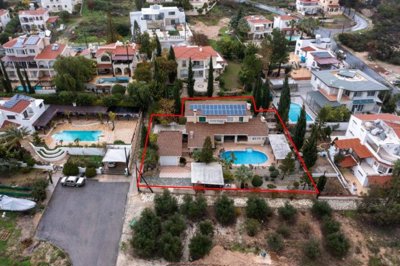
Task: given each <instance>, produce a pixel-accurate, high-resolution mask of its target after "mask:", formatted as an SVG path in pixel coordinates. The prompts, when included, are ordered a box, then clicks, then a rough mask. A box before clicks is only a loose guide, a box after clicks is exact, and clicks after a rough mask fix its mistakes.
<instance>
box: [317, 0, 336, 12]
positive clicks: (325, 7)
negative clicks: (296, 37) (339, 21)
mask: <svg viewBox="0 0 400 266" xmlns="http://www.w3.org/2000/svg"><path fill="white" fill-rule="evenodd" d="M319 7H320V9H321V11H322V12H323V13H324V14H326V15H339V14H341V13H342V9H341V8H340V4H339V0H319Z"/></svg>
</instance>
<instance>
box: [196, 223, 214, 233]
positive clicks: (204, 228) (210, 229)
mask: <svg viewBox="0 0 400 266" xmlns="http://www.w3.org/2000/svg"><path fill="white" fill-rule="evenodd" d="M199 230H200V233H201V234H203V235H205V236H211V237H212V236H214V226H213V223H212V222H211V221H210V220H205V221H202V222H200V223H199Z"/></svg>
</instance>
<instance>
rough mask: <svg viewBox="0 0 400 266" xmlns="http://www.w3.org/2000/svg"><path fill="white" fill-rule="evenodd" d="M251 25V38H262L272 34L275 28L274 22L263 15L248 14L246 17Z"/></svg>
mask: <svg viewBox="0 0 400 266" xmlns="http://www.w3.org/2000/svg"><path fill="white" fill-rule="evenodd" d="M244 19H245V20H246V21H247V23H248V24H249V26H250V31H249V32H248V37H249V38H250V39H262V38H264V37H265V36H266V35H267V34H271V32H272V29H273V24H274V23H273V22H272V21H270V20H268V19H266V18H265V17H264V16H261V15H254V16H247V17H244Z"/></svg>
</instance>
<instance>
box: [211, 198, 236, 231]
mask: <svg viewBox="0 0 400 266" xmlns="http://www.w3.org/2000/svg"><path fill="white" fill-rule="evenodd" d="M214 208H215V215H216V218H217V220H218V222H219V223H220V224H222V225H230V224H233V223H234V222H235V220H236V213H235V206H234V205H233V200H232V199H229V198H228V197H227V196H226V195H222V196H221V197H219V198H217V200H216V201H215V205H214Z"/></svg>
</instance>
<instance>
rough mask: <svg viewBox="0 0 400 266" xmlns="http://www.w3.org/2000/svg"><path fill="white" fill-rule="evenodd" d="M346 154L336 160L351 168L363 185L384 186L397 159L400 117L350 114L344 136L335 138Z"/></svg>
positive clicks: (399, 142) (399, 153)
mask: <svg viewBox="0 0 400 266" xmlns="http://www.w3.org/2000/svg"><path fill="white" fill-rule="evenodd" d="M335 146H336V151H337V152H338V151H340V152H342V154H344V155H345V157H344V160H343V161H341V162H339V165H340V166H342V167H343V168H350V169H351V172H352V173H353V175H354V176H355V177H356V178H357V180H358V181H359V183H360V184H361V185H362V186H364V187H365V186H369V185H383V184H385V183H386V182H388V181H389V180H390V179H391V175H392V172H393V166H394V163H395V162H396V161H397V160H399V159H400V117H399V116H396V115H392V114H356V115H352V116H351V118H350V121H349V126H348V128H347V131H346V136H345V139H340V140H337V141H335Z"/></svg>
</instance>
